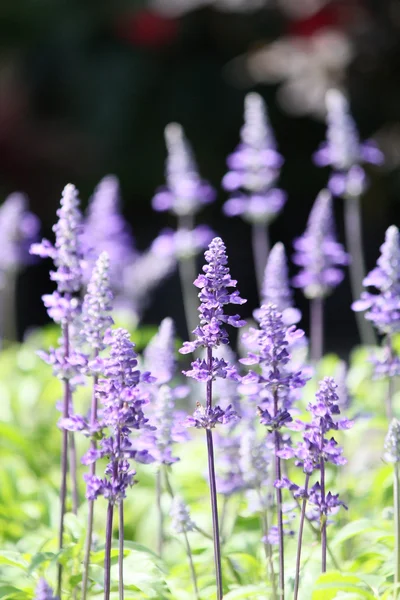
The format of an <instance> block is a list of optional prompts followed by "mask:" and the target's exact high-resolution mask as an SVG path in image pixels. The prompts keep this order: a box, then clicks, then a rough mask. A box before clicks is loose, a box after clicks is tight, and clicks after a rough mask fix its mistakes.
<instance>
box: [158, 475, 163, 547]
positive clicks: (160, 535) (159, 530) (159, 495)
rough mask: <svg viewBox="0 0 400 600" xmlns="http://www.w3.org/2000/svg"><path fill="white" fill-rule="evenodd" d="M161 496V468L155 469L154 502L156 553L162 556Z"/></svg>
mask: <svg viewBox="0 0 400 600" xmlns="http://www.w3.org/2000/svg"><path fill="white" fill-rule="evenodd" d="M161 495H162V483H161V467H159V468H158V469H157V475H156V501H157V512H158V539H157V553H158V554H159V556H162V551H163V545H164V513H163V509H162V505H161Z"/></svg>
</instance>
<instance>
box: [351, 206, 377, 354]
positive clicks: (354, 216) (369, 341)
mask: <svg viewBox="0 0 400 600" xmlns="http://www.w3.org/2000/svg"><path fill="white" fill-rule="evenodd" d="M344 224H345V233H346V246H347V249H348V251H349V253H350V256H351V261H350V265H349V275H350V284H351V294H352V296H353V300H358V299H359V298H360V296H361V294H362V291H363V287H362V282H363V279H364V277H365V266H364V256H363V243H362V224H361V203H360V197H359V196H356V197H354V196H352V197H348V198H346V199H345V201H344ZM355 314H356V320H357V327H358V332H359V335H360V339H361V343H362V344H365V345H372V346H374V345H376V335H375V332H374V329H373V327H372V324H371V323H370V321H368V320H366V319H365V317H364V315H363V314H362V313H361V312H356V313H355Z"/></svg>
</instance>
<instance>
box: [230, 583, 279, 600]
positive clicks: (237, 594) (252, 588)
mask: <svg viewBox="0 0 400 600" xmlns="http://www.w3.org/2000/svg"><path fill="white" fill-rule="evenodd" d="M269 589H270V588H269V587H267V586H265V585H263V586H260V585H245V586H242V587H240V588H238V589H235V590H231V591H230V592H229V593H228V594H226V595H225V596H224V600H246V598H255V599H256V600H258V599H261V598H265V597H266V595H265V593H266V592H267V591H268V590H269Z"/></svg>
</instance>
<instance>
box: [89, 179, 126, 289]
mask: <svg viewBox="0 0 400 600" xmlns="http://www.w3.org/2000/svg"><path fill="white" fill-rule="evenodd" d="M120 204H121V200H120V189H119V182H118V179H117V178H116V177H115V176H113V175H107V176H106V177H104V178H103V179H102V180H101V181H100V183H99V185H98V186H97V188H96V189H95V191H94V194H93V196H92V198H91V200H90V203H89V207H88V210H87V214H86V218H85V222H84V227H83V232H82V244H83V248H84V253H85V259H86V262H87V268H86V269H85V272H84V275H85V279H86V280H89V278H90V276H91V273H92V270H93V267H94V263H95V261H96V260H97V257H98V256H99V255H100V254H101V253H102V252H107V254H108V256H109V258H110V279H111V284H112V287H113V288H115V289H117V290H118V289H120V288H121V284H122V281H123V271H124V269H125V267H127V266H128V265H130V264H131V263H132V262H133V261H134V260H135V259H136V258H137V252H136V250H135V248H134V241H133V236H132V232H131V229H130V226H129V225H128V223H127V222H126V221H125V219H124V217H123V216H122V214H121V208H120Z"/></svg>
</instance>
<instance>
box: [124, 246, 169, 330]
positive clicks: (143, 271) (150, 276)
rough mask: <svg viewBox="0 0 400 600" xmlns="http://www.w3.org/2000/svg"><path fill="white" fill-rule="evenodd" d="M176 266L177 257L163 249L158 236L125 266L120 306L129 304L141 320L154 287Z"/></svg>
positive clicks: (130, 310)
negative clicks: (147, 247)
mask: <svg viewBox="0 0 400 600" xmlns="http://www.w3.org/2000/svg"><path fill="white" fill-rule="evenodd" d="M175 268H176V257H175V256H174V255H173V254H168V253H165V252H164V251H163V248H162V244H160V243H159V239H158V238H156V239H155V240H154V242H153V244H152V245H151V246H150V248H149V249H148V250H146V251H145V252H143V254H141V255H140V256H139V257H138V258H137V260H135V261H134V262H132V263H131V264H129V265H128V266H126V267H125V269H124V273H123V291H124V296H123V298H121V297H120V298H119V299H117V302H116V305H118V307H122V308H123V307H124V306H125V305H127V306H128V310H129V312H130V313H132V310H133V311H134V312H135V315H136V318H137V319H138V320H139V318H140V316H141V314H142V312H143V310H144V308H145V307H146V304H147V303H148V301H149V298H150V295H151V293H152V292H153V291H154V289H155V288H156V287H157V286H158V285H159V284H160V283H161V282H162V281H163V280H164V279H166V278H167V277H168V276H169V275H171V273H172V272H173V271H174V269H175Z"/></svg>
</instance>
